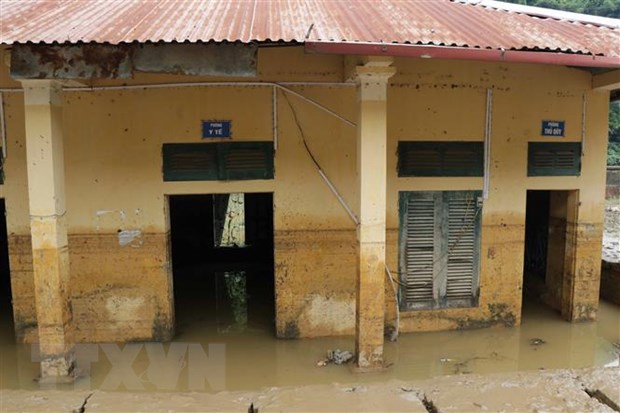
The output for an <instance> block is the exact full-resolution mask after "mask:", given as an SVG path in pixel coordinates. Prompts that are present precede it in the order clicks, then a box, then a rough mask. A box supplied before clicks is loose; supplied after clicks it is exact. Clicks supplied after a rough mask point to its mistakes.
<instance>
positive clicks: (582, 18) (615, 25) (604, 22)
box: [452, 0, 620, 29]
mask: <svg viewBox="0 0 620 413" xmlns="http://www.w3.org/2000/svg"><path fill="white" fill-rule="evenodd" d="M452 1H454V2H457V3H464V4H473V5H479V6H482V7H488V8H492V9H498V10H504V11H512V12H515V13H523V14H527V15H530V16H536V17H546V18H551V19H557V20H568V21H573V22H579V23H585V24H592V25H596V26H605V27H609V28H612V29H620V19H614V18H612V17H601V16H593V15H591V14H582V13H574V12H570V11H563V10H555V9H547V8H544V7H536V6H527V5H524V4H515V3H507V2H503V1H497V0H452Z"/></svg>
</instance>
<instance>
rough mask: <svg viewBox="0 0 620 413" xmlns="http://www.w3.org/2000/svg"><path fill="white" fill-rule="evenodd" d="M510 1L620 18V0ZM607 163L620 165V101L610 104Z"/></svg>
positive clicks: (511, 0)
mask: <svg viewBox="0 0 620 413" xmlns="http://www.w3.org/2000/svg"><path fill="white" fill-rule="evenodd" d="M504 1H507V2H509V3H517V4H525V5H528V6H536V7H546V8H549V9H557V10H566V11H572V12H575V13H585V14H593V15H596V16H603V17H614V18H617V19H618V18H620V0H504ZM607 165H614V166H620V102H612V103H611V104H610V106H609V147H608V150H607Z"/></svg>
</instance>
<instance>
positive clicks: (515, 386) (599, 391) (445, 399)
mask: <svg viewBox="0 0 620 413" xmlns="http://www.w3.org/2000/svg"><path fill="white" fill-rule="evenodd" d="M378 374H380V373H378ZM619 384H620V368H619V367H613V368H599V369H583V370H549V371H529V372H516V373H502V374H491V375H457V376H448V377H439V378H435V379H430V380H424V381H416V382H404V381H395V380H392V381H387V382H382V383H375V384H364V385H351V384H347V385H341V384H324V385H312V386H296V387H281V388H266V389H263V390H260V391H251V392H221V393H216V394H209V393H146V392H145V393H129V392H116V393H113V392H100V391H94V392H87V391H74V392H62V391H54V390H51V391H45V390H41V391H35V392H32V391H23V390H4V391H0V411H1V412H17V411H29V412H44V411H45V412H48V411H54V412H75V413H78V412H79V413H83V412H88V413H94V412H130V411H132V412H137V411H142V412H181V411H183V412H199V411H235V412H246V411H251V410H248V409H249V407H250V406H251V405H252V406H253V408H254V409H255V410H254V411H255V412H256V411H260V412H261V413H267V412H283V411H286V412H300V411H308V412H328V411H333V412H341V411H343V412H344V411H369V412H370V411H382V412H388V411H389V412H404V411H407V412H420V413H426V412H430V413H434V412H609V413H613V412H619V411H620V385H619Z"/></svg>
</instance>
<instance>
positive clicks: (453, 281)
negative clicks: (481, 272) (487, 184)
mask: <svg viewBox="0 0 620 413" xmlns="http://www.w3.org/2000/svg"><path fill="white" fill-rule="evenodd" d="M446 195H447V203H448V217H447V220H448V240H447V241H448V263H447V274H446V295H445V297H446V299H447V300H448V301H455V300H457V301H461V300H462V301H470V300H471V299H472V297H474V296H476V295H477V291H478V282H477V281H478V261H479V258H478V257H479V254H478V251H479V249H480V247H479V236H478V233H479V230H478V229H479V218H480V213H479V212H478V205H477V203H478V201H477V196H476V195H477V194H476V193H474V192H446Z"/></svg>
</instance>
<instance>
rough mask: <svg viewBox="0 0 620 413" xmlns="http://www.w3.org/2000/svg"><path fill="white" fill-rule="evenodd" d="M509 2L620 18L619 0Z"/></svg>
mask: <svg viewBox="0 0 620 413" xmlns="http://www.w3.org/2000/svg"><path fill="white" fill-rule="evenodd" d="M505 1H508V2H509V3H517V4H526V5H528V6H536V7H546V8H548V9H556V10H566V11H572V12H575V13H585V14H594V15H596V16H604V17H615V18H620V1H619V0H505Z"/></svg>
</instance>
